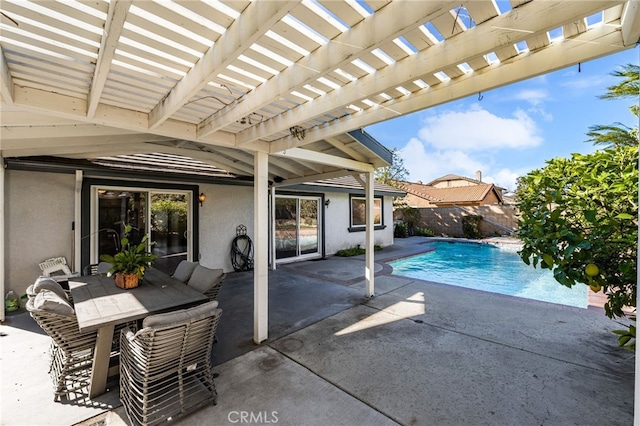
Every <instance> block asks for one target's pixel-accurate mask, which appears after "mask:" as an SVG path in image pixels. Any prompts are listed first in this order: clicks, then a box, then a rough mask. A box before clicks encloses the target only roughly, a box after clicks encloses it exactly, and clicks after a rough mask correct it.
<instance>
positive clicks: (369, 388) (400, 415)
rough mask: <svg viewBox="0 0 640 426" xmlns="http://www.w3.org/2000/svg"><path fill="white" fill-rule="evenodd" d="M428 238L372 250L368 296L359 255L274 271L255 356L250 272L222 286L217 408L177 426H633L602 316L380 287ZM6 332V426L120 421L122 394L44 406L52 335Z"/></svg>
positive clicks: (627, 360) (413, 283) (627, 358)
mask: <svg viewBox="0 0 640 426" xmlns="http://www.w3.org/2000/svg"><path fill="white" fill-rule="evenodd" d="M424 241H425V240H424V239H422V238H419V237H413V238H409V239H402V240H397V241H396V244H395V245H394V246H393V247H389V248H387V249H385V250H383V251H382V252H377V253H376V261H377V263H376V273H377V278H376V283H377V284H376V289H377V294H378V295H377V296H376V297H375V298H373V299H371V300H366V299H365V298H364V297H363V294H364V278H363V277H362V276H361V274H362V272H361V271H362V270H363V267H362V265H363V262H364V259H363V257H355V258H337V257H330V258H328V259H326V260H321V261H310V262H300V263H295V264H290V265H285V266H282V267H280V268H279V269H278V270H277V271H275V272H272V273H271V274H270V280H269V282H270V289H269V290H270V291H269V297H270V300H269V310H270V312H269V317H270V329H269V334H270V339H269V340H268V341H267V342H265V343H263V344H262V345H260V346H256V345H254V344H253V343H252V303H253V295H252V291H253V287H252V274H251V273H234V274H230V276H229V278H227V281H226V282H225V285H224V287H223V290H222V291H221V293H220V297H219V299H220V303H221V307H222V308H223V309H224V314H223V317H222V320H221V323H220V327H219V329H218V340H219V342H218V343H217V344H216V345H215V347H214V357H215V359H214V361H215V363H216V364H217V366H216V367H215V369H214V370H215V371H216V372H218V373H219V374H220V376H219V378H218V379H217V381H216V385H217V389H218V393H219V399H218V405H217V406H214V407H210V408H205V409H202V410H200V411H198V412H197V413H195V414H193V415H191V416H188V417H186V418H184V419H183V420H181V421H179V422H177V423H179V424H188V425H196V424H208V425H210V424H215V425H220V424H237V423H241V422H242V419H244V423H248V422H249V420H252V422H253V423H254V424H255V423H258V424H260V423H262V424H269V423H277V424H284V425H301V424H304V425H309V424H336V425H338V424H344V425H350V424H376V425H378V424H397V423H399V424H405V425H409V424H437V425H449V424H451V425H479V424H491V425H510V424H518V425H540V424H581V425H589V424H593V425H596V424H609V425H616V424H619V425H628V424H632V422H633V420H632V419H633V397H634V391H633V387H634V380H635V375H634V359H633V354H632V353H630V352H627V351H622V350H619V349H618V348H617V347H616V341H615V338H614V336H613V335H612V334H611V330H613V329H616V328H618V324H617V323H615V322H613V321H610V320H608V319H607V318H606V317H605V316H604V314H603V312H602V311H601V310H600V309H599V308H589V309H577V308H569V307H563V306H559V305H553V304H548V303H542V302H535V301H530V300H525V299H517V298H511V297H507V296H501V295H496V294H490V293H483V292H478V291H474V290H467V289H463V288H457V287H452V286H447V285H442V284H436V283H430V282H425V281H417V280H412V279H408V278H402V277H396V276H393V275H389V271H390V269H389V268H388V267H386V266H385V264H384V263H383V262H384V261H385V260H389V259H393V258H398V257H402V256H405V255H407V254H412V253H416V252H419V251H421V250H422V249H423V247H424V246H422V244H421V243H422V242H424ZM354 271H356V272H354ZM1 334H2V349H1V350H2V378H3V380H2V396H3V397H2V411H1V412H2V419H0V424H3V425H32V424H33V425H35V424H38V425H45V424H52V425H60V424H65V425H68V424H78V423H79V424H82V425H96V424H100V425H104V424H107V425H119V424H126V423H127V420H126V417H125V415H124V413H123V411H122V408H121V407H119V401H118V395H117V385H116V384H113V386H112V388H111V390H110V392H108V393H107V394H105V395H103V396H102V397H101V398H97V399H96V400H95V401H91V402H90V403H88V404H86V405H83V403H76V404H61V403H54V402H53V401H52V390H51V385H50V381H49V378H48V376H47V372H46V369H47V357H46V356H45V354H46V351H47V348H48V337H46V336H45V335H44V334H43V333H42V332H40V330H39V329H38V327H37V326H36V325H35V323H34V322H33V321H32V320H31V319H30V317H28V315H27V314H24V313H23V314H19V315H11V316H8V317H7V321H6V322H5V323H4V324H3V325H2V328H1ZM34 407H38V408H37V409H34Z"/></svg>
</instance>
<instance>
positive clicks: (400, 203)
mask: <svg viewBox="0 0 640 426" xmlns="http://www.w3.org/2000/svg"><path fill="white" fill-rule="evenodd" d="M391 154H392V159H391V165H390V166H387V167H380V168H377V169H376V170H375V172H374V179H375V180H376V181H378V182H380V183H384V184H386V185H389V186H392V187H394V188H398V189H400V190H403V191H404V189H403V188H402V181H405V180H407V177H408V176H409V171H408V170H407V169H406V168H405V167H404V160H403V159H402V157H400V153H399V151H398V148H393V149H392V150H391ZM405 206H406V205H405V203H404V198H403V197H393V207H394V209H395V208H400V207H405Z"/></svg>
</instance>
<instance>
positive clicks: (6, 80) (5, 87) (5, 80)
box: [0, 47, 13, 105]
mask: <svg viewBox="0 0 640 426" xmlns="http://www.w3.org/2000/svg"><path fill="white" fill-rule="evenodd" d="M0 95H2V102H3V103H6V104H7V105H13V78H12V77H11V73H10V72H9V66H8V65H7V60H6V59H5V57H4V51H3V50H2V47H0Z"/></svg>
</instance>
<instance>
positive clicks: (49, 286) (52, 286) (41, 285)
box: [32, 277, 69, 300]
mask: <svg viewBox="0 0 640 426" xmlns="http://www.w3.org/2000/svg"><path fill="white" fill-rule="evenodd" d="M32 290H33V294H36V295H37V294H38V293H40V292H41V291H42V290H49V291H52V292H54V293H56V294H57V295H58V296H60V297H62V298H63V299H64V300H69V298H68V297H67V293H66V292H65V291H64V289H63V288H62V286H61V285H60V284H58V282H57V281H56V280H54V279H52V278H48V277H39V278H38V279H37V280H36V282H35V283H33V288H32Z"/></svg>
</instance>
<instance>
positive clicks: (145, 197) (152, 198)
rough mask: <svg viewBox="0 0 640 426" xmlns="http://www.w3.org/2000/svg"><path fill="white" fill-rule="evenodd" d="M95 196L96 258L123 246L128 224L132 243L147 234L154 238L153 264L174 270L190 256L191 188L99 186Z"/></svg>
mask: <svg viewBox="0 0 640 426" xmlns="http://www.w3.org/2000/svg"><path fill="white" fill-rule="evenodd" d="M96 197H97V214H96V217H97V220H96V222H95V223H94V225H93V228H94V231H93V233H92V235H94V236H95V237H94V239H93V241H94V243H93V244H92V253H93V256H92V258H93V259H94V262H96V261H97V259H99V258H100V256H101V255H102V254H111V255H113V254H115V253H116V252H118V251H119V250H120V248H121V247H120V238H121V237H122V236H123V233H124V227H125V225H130V226H131V227H132V231H131V233H130V235H129V240H130V241H131V243H132V244H138V243H139V242H140V241H141V240H142V238H143V237H144V235H145V234H148V235H149V236H150V240H151V241H154V242H155V244H154V245H153V246H152V247H151V251H152V252H153V253H154V254H156V255H157V256H158V259H157V260H156V261H155V262H154V267H156V268H158V269H160V270H162V271H164V272H167V273H171V272H173V271H174V270H175V267H176V266H177V264H178V263H179V262H180V261H181V260H183V259H189V257H190V256H189V251H190V247H191V243H190V236H191V231H190V229H191V228H190V223H189V218H190V217H191V214H190V210H189V197H190V193H189V192H177V191H176V192H169V191H154V190H137V189H136V190H132V189H124V188H109V187H97V188H96Z"/></svg>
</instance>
